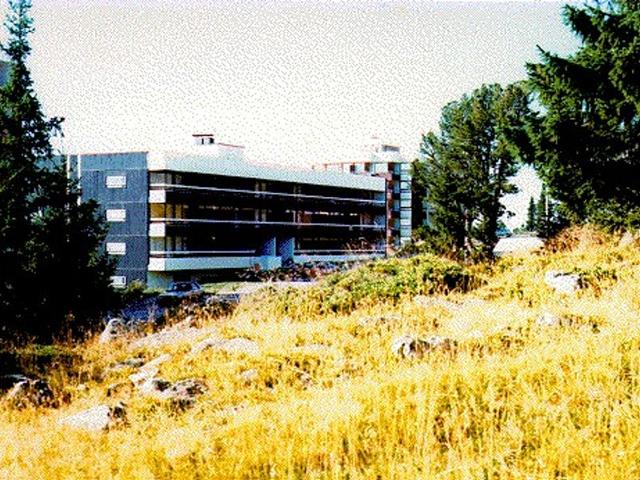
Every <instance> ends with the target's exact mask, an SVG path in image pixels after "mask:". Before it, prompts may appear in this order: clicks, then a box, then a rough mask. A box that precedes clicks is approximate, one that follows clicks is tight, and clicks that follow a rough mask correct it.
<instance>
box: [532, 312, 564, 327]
mask: <svg viewBox="0 0 640 480" xmlns="http://www.w3.org/2000/svg"><path fill="white" fill-rule="evenodd" d="M536 324H537V325H539V326H541V327H559V326H561V325H562V319H561V318H560V317H558V316H557V315H554V314H553V313H549V312H545V313H543V314H542V315H540V316H539V317H538V319H537V320H536Z"/></svg>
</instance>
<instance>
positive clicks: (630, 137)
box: [527, 0, 640, 227]
mask: <svg viewBox="0 0 640 480" xmlns="http://www.w3.org/2000/svg"><path fill="white" fill-rule="evenodd" d="M563 15H564V20H565V22H566V23H567V25H568V26H569V27H570V28H571V30H572V31H573V32H574V33H575V34H576V35H577V36H578V38H579V39H580V40H581V46H580V48H579V49H578V51H577V52H576V53H574V54H573V55H570V56H568V57H566V58H563V57H560V56H557V55H553V54H552V53H550V52H547V51H544V50H540V51H541V56H542V62H541V63H539V64H529V65H528V66H527V68H528V71H529V77H530V81H531V84H532V85H533V87H534V90H535V91H536V92H537V95H538V101H539V103H540V104H541V105H542V106H543V107H544V108H543V112H544V113H543V114H541V115H540V117H539V118H538V119H537V121H535V122H532V125H531V126H532V128H531V131H532V138H533V144H534V146H535V149H536V158H535V164H536V167H537V170H538V173H539V174H540V176H541V177H542V178H543V180H544V181H545V183H546V184H547V185H549V188H550V192H549V193H550V194H551V195H552V196H553V197H554V198H556V199H558V200H559V201H560V202H561V203H562V204H563V208H564V209H566V211H567V212H568V214H569V215H570V216H571V219H572V220H573V221H596V222H599V223H601V224H605V225H610V226H614V227H615V226H617V225H621V224H625V223H626V224H629V223H632V224H639V223H640V205H639V204H638V198H640V142H639V141H638V139H639V138H640V74H639V73H638V65H640V42H638V38H640V3H638V2H637V0H633V1H631V0H627V1H625V0H611V1H608V2H591V5H587V6H584V7H574V6H565V8H564V13H563Z"/></svg>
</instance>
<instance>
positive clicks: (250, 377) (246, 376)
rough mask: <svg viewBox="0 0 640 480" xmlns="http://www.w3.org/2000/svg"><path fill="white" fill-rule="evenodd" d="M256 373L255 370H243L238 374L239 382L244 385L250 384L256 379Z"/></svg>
mask: <svg viewBox="0 0 640 480" xmlns="http://www.w3.org/2000/svg"><path fill="white" fill-rule="evenodd" d="M258 376H259V375H258V371H257V370H256V369H255V368H252V369H250V370H245V371H244V372H241V373H240V380H243V381H244V382H246V383H252V382H254V381H255V380H257V379H258Z"/></svg>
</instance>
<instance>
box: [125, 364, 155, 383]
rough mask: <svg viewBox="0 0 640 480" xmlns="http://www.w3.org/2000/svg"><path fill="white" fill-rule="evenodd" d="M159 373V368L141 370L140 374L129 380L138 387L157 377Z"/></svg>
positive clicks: (130, 377) (133, 375)
mask: <svg viewBox="0 0 640 480" xmlns="http://www.w3.org/2000/svg"><path fill="white" fill-rule="evenodd" d="M159 371H160V370H159V369H158V368H157V367H153V368H147V369H141V370H140V371H139V372H136V373H133V374H131V375H129V380H131V382H132V383H133V384H134V385H138V384H141V383H142V382H145V381H146V380H149V379H150V378H153V377H155V376H156V375H157V374H158V372H159Z"/></svg>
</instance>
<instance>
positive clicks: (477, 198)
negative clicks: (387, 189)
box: [413, 0, 640, 257]
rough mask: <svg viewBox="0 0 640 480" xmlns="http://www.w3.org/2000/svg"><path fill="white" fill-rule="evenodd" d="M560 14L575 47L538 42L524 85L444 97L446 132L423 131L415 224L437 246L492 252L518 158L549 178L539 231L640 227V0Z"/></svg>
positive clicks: (417, 164) (617, 1)
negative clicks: (557, 49)
mask: <svg viewBox="0 0 640 480" xmlns="http://www.w3.org/2000/svg"><path fill="white" fill-rule="evenodd" d="M563 18H564V21H565V23H566V25H567V26H568V27H569V28H570V29H571V30H572V32H573V33H574V34H575V35H576V36H577V37H578V39H579V40H580V47H579V48H578V50H577V51H576V52H575V53H574V54H572V55H569V56H567V57H561V56H558V55H554V54H553V53H551V52H549V51H546V50H544V49H542V48H540V49H539V50H540V58H541V60H540V62H539V63H532V64H527V65H526V68H527V72H528V78H527V79H526V80H523V81H521V82H518V83H515V84H513V85H508V86H506V87H502V86H500V85H482V86H481V87H480V88H478V89H476V90H474V91H473V92H471V93H470V94H468V95H464V96H463V97H462V98H461V99H459V100H456V101H454V102H451V103H449V104H447V105H446V106H445V107H444V108H443V110H442V116H441V120H440V129H439V132H437V133H434V132H429V133H427V134H426V135H424V136H423V138H422V143H421V146H420V153H421V155H420V158H419V159H417V160H416V161H415V162H414V165H413V174H414V181H413V189H414V191H413V193H414V206H415V207H416V208H420V207H422V205H426V210H425V217H422V218H420V216H419V215H415V218H416V223H415V224H414V227H417V231H418V235H419V236H420V237H421V238H422V239H424V240H426V241H427V242H428V243H429V245H430V246H431V247H432V248H433V249H435V250H436V251H441V252H447V253H451V252H454V254H458V255H459V256H464V257H467V256H482V257H485V256H488V255H490V254H491V251H492V249H493V247H494V245H495V243H496V242H497V235H496V230H497V226H498V222H499V219H500V217H501V216H502V215H503V214H504V213H505V207H504V206H503V204H502V203H501V198H502V196H503V195H504V194H508V193H514V192H515V186H514V185H513V184H512V183H511V182H510V177H511V176H512V175H513V174H514V173H516V172H517V170H518V168H519V167H520V166H522V165H532V166H533V167H534V168H535V170H536V172H537V173H538V175H539V176H540V178H541V179H542V180H543V183H544V187H545V192H544V197H545V198H544V200H543V201H544V205H545V209H544V211H542V210H541V207H539V206H536V213H535V215H536V219H535V220H534V224H530V225H528V226H529V227H534V228H532V230H536V231H538V233H540V234H541V235H543V236H549V235H552V234H553V233H554V232H556V231H557V230H558V229H560V228H562V227H563V226H566V225H568V224H579V223H586V222H590V223H595V224H598V225H601V226H603V227H605V228H609V229H616V228H637V227H638V226H639V225H640V203H639V201H638V199H639V198H640V163H639V161H640V135H639V134H640V72H639V71H638V69H639V67H640V42H638V38H640V3H638V2H637V1H635V0H634V1H627V0H611V1H609V2H590V3H587V4H585V5H584V6H582V7H576V6H569V5H567V6H565V7H564V9H563ZM415 211H416V212H418V211H420V210H415Z"/></svg>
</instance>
